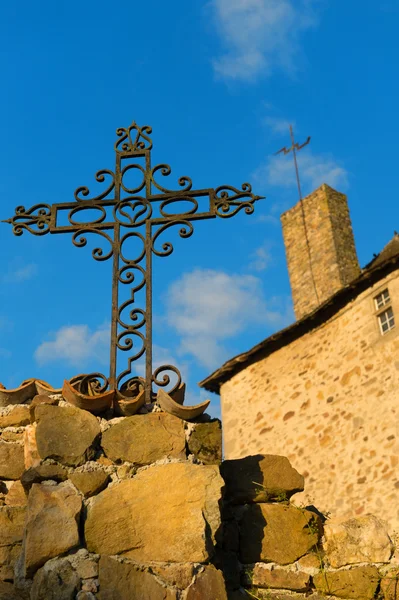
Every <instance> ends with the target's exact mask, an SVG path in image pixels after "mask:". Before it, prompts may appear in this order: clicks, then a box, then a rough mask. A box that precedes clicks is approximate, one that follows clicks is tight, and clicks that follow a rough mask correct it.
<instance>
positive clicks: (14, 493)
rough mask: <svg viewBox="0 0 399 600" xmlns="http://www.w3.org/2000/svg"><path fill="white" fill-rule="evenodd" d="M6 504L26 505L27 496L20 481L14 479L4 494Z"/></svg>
mask: <svg viewBox="0 0 399 600" xmlns="http://www.w3.org/2000/svg"><path fill="white" fill-rule="evenodd" d="M5 503H6V505H7V506H26V505H27V503H28V498H27V496H26V494H25V490H24V488H23V486H22V483H21V482H20V481H14V483H13V484H12V485H11V487H10V489H9V491H8V494H7V496H6V500H5Z"/></svg>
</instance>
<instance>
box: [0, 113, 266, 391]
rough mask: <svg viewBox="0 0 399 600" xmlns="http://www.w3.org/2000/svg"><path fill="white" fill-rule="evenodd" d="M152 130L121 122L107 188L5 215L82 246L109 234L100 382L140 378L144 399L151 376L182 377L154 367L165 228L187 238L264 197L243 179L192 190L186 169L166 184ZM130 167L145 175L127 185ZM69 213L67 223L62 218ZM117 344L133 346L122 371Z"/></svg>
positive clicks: (160, 381) (119, 385) (168, 249)
mask: <svg viewBox="0 0 399 600" xmlns="http://www.w3.org/2000/svg"><path fill="white" fill-rule="evenodd" d="M151 133H152V129H151V127H149V126H148V125H145V126H143V127H139V126H138V125H137V124H136V123H135V122H133V123H132V125H130V127H128V128H120V129H117V131H116V134H117V136H118V139H117V141H116V142H115V146H114V149H115V154H116V164H115V171H110V170H108V169H103V170H100V171H98V172H97V173H96V175H95V178H96V181H97V182H99V183H104V181H106V178H107V179H109V183H108V184H107V187H106V189H105V190H104V191H103V192H102V193H100V194H99V195H97V196H95V197H93V198H88V196H89V194H90V191H89V189H88V188H87V187H79V188H78V189H77V190H76V191H75V194H74V196H75V201H74V202H65V203H62V204H52V205H50V204H36V205H35V206H33V207H32V208H29V209H25V207H24V206H17V208H16V210H15V215H14V216H13V217H12V218H11V219H8V220H7V221H4V222H6V223H10V224H11V225H12V226H13V233H14V234H15V235H17V236H19V235H22V233H23V232H24V231H28V232H30V233H32V234H34V235H45V234H47V233H72V234H73V235H72V242H73V244H74V245H75V246H76V247H78V248H82V247H84V246H86V245H87V237H86V236H87V234H97V235H100V236H101V237H102V238H103V241H104V240H105V241H106V243H107V244H108V245H109V246H108V248H107V251H104V249H103V248H100V247H97V248H94V250H93V251H92V256H93V258H94V259H95V260H97V261H106V260H108V259H110V258H112V260H113V270H112V312H111V336H110V374H109V379H108V378H107V377H105V376H104V375H101V374H96V377H100V378H101V379H102V380H103V381H104V386H103V389H106V388H107V387H108V386H109V387H110V389H111V390H116V389H121V390H122V391H124V390H125V391H126V390H132V389H134V388H135V387H136V388H137V386H140V387H144V390H145V398H146V402H151V400H152V397H153V387H152V386H153V384H154V385H156V386H158V387H166V386H169V384H170V382H171V380H170V376H169V375H168V374H167V373H168V372H172V373H174V374H175V376H176V377H177V383H176V384H175V386H174V387H173V390H168V392H169V393H172V392H173V391H174V390H176V389H178V387H179V386H180V384H181V375H180V372H179V370H178V369H177V367H175V366H173V365H162V366H160V367H158V368H157V369H155V371H153V360H152V255H153V254H155V255H156V256H169V255H170V254H172V252H173V245H172V243H171V242H169V241H166V242H164V243H163V244H161V245H158V244H160V242H159V238H160V236H161V235H162V234H163V233H164V232H165V231H166V230H168V229H169V228H170V227H173V226H175V225H178V226H180V229H179V235H180V237H181V238H188V237H190V236H191V235H192V234H193V232H194V227H193V222H194V221H198V220H203V219H214V218H216V217H222V218H229V217H233V216H234V215H236V214H237V213H238V212H239V211H241V210H242V209H243V210H244V212H245V213H247V214H251V213H253V212H254V203H255V202H256V201H257V200H260V199H261V198H262V196H256V195H254V194H253V193H252V188H251V186H250V184H249V183H244V184H243V185H242V186H241V189H236V188H234V187H232V186H228V185H224V186H220V187H217V188H215V189H213V188H207V189H199V190H193V189H192V181H191V179H190V178H189V177H186V176H185V177H180V179H179V180H178V184H179V186H180V189H179V190H170V189H168V188H166V187H163V186H162V185H161V184H160V183H159V182H158V181H157V179H156V174H157V173H160V175H162V176H164V177H166V176H168V175H170V174H171V168H170V166H169V165H166V164H158V165H156V166H155V167H153V168H152V167H151V149H152V140H151V138H150V137H149V136H150V134H151ZM129 172H130V174H131V173H132V172H134V173H135V174H136V175H138V177H139V178H140V183H139V184H138V185H137V186H135V187H130V186H129V182H128V181H127V177H126V176H127V173H129ZM130 185H131V184H130ZM140 193H142V195H139V194H140ZM202 199H206V200H205V201H204V200H202ZM176 203H177V206H176ZM182 204H183V208H182ZM200 205H201V210H200ZM174 209H175V210H174ZM90 210H91V211H92V210H95V211H96V213H97V214H96V215H95V217H94V218H93V213H90V219H91V220H87V218H86V219H85V216H87V211H90ZM65 213H66V216H67V222H68V225H61V222H62V216H64V217H65ZM63 222H65V221H63ZM106 231H109V232H110V233H106ZM131 238H134V240H135V241H136V242H138V243H139V244H140V250H139V252H138V254H137V256H135V257H133V258H132V257H128V256H126V253H127V248H126V249H125V246H127V244H126V242H127V240H129V239H131ZM120 284H122V285H129V284H130V286H131V287H130V296H129V299H128V300H126V301H124V302H122V303H120V301H119V287H120ZM140 290H145V308H144V309H143V308H140V307H137V305H136V295H137V294H138V292H139V291H140ZM137 346H138V347H137ZM118 350H119V351H125V352H126V351H130V350H131V351H132V354H131V356H129V358H128V359H127V368H126V369H124V370H122V371H120V372H117V354H118ZM144 355H145V358H146V361H145V382H144V383H143V380H142V378H140V377H139V376H138V375H137V374H136V375H134V374H133V366H134V363H135V361H138V360H139V359H141V358H142V357H143V356H144Z"/></svg>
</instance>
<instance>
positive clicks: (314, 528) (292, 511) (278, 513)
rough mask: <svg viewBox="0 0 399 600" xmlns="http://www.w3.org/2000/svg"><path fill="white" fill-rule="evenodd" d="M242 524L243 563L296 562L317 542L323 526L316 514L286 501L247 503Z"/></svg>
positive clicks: (241, 551)
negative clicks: (282, 502) (279, 502)
mask: <svg viewBox="0 0 399 600" xmlns="http://www.w3.org/2000/svg"><path fill="white" fill-rule="evenodd" d="M239 525H240V553H241V562H242V563H244V564H248V563H256V562H277V563H279V564H280V565H287V564H290V563H293V562H295V561H296V560H298V558H300V557H301V556H304V554H306V553H307V552H309V550H310V549H311V548H313V546H315V545H316V544H317V543H318V540H319V537H320V528H321V525H320V520H319V517H318V516H317V515H316V514H314V513H312V512H310V511H308V510H305V509H300V508H296V507H294V506H289V505H288V506H287V505H283V504H251V505H248V506H246V507H245V509H244V511H243V513H242V517H241V520H240V524H239Z"/></svg>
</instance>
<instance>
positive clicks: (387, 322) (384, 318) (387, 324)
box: [378, 306, 395, 335]
mask: <svg viewBox="0 0 399 600" xmlns="http://www.w3.org/2000/svg"><path fill="white" fill-rule="evenodd" d="M378 321H379V324H380V330H381V333H382V335H384V333H388V331H391V329H393V328H394V327H395V317H394V314H393V310H392V306H390V307H389V308H387V309H386V310H384V311H383V312H382V313H380V314H379V315H378Z"/></svg>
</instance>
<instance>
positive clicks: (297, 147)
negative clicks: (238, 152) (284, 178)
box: [274, 125, 310, 200]
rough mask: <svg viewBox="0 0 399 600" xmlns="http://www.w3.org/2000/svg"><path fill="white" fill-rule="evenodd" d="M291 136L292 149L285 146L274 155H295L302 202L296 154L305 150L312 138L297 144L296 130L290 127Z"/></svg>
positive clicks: (300, 193)
mask: <svg viewBox="0 0 399 600" xmlns="http://www.w3.org/2000/svg"><path fill="white" fill-rule="evenodd" d="M290 136H291V147H290V148H286V147H285V146H284V148H281V150H279V151H278V152H275V153H274V155H275V156H277V154H280V153H281V152H284V155H285V154H289V153H290V152H292V153H293V155H294V164H295V173H296V182H297V186H298V194H299V200H302V191H301V183H300V180H299V170H298V161H297V159H296V153H297V150H302V148H304V147H305V146H307V145H308V144H309V142H310V136H309V137H308V139H307V140H306V142H304V143H303V144H301V145H299V144H298V143H297V142H295V137H294V130H293V128H292V125H290Z"/></svg>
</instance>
